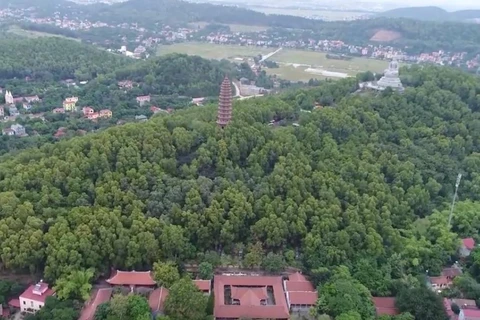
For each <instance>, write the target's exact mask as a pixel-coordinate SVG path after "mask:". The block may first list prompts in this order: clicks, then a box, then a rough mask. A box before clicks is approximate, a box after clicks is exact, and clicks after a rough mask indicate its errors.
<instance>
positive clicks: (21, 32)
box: [8, 26, 80, 41]
mask: <svg viewBox="0 0 480 320" xmlns="http://www.w3.org/2000/svg"><path fill="white" fill-rule="evenodd" d="M8 33H12V34H15V35H17V36H20V37H26V38H40V37H57V38H63V39H70V40H75V41H80V40H78V39H75V38H69V37H65V36H62V35H58V34H53V33H46V32H39V31H32V30H25V29H22V28H20V27H19V26H11V27H10V28H8Z"/></svg>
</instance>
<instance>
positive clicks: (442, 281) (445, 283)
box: [428, 276, 453, 292]
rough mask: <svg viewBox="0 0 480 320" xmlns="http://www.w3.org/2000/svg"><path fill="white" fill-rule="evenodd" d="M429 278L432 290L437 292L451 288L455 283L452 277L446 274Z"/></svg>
mask: <svg viewBox="0 0 480 320" xmlns="http://www.w3.org/2000/svg"><path fill="white" fill-rule="evenodd" d="M428 280H429V283H430V287H431V288H432V290H435V291H437V292H441V291H442V290H445V289H447V288H450V286H451V285H452V283H453V281H452V279H451V278H449V277H446V276H439V277H429V278H428Z"/></svg>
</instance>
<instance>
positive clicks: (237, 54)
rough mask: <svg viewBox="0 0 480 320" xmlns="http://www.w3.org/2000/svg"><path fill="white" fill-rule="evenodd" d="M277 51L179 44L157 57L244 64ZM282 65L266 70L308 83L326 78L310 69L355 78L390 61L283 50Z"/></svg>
mask: <svg viewBox="0 0 480 320" xmlns="http://www.w3.org/2000/svg"><path fill="white" fill-rule="evenodd" d="M272 51H275V49H274V48H260V47H242V46H234V45H216V44H208V43H194V42H189V43H179V44H174V45H169V46H160V47H159V48H158V54H159V55H164V54H169V53H173V52H178V53H185V54H189V55H199V56H201V57H204V58H207V59H228V60H231V61H241V60H242V59H249V58H250V60H251V58H252V57H253V56H255V55H258V54H263V55H265V54H267V53H270V52H272ZM270 60H272V61H276V62H278V63H279V65H280V68H277V69H267V72H268V73H270V74H277V75H278V76H279V77H281V78H283V79H289V80H292V81H305V80H309V79H311V78H317V79H321V78H325V77H326V76H324V75H321V74H319V73H312V72H309V70H308V69H309V68H311V69H317V70H320V71H321V70H323V71H329V72H339V73H344V74H347V75H349V76H354V75H356V74H357V73H358V72H362V71H367V70H370V71H373V72H383V70H384V69H385V68H386V67H387V65H388V62H387V61H381V60H374V59H367V58H354V59H352V60H349V61H345V60H332V59H327V58H326V54H325V53H322V52H314V51H304V50H292V49H284V50H282V51H280V52H279V53H277V54H276V55H274V56H273V57H271V58H270Z"/></svg>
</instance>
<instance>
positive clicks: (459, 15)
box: [377, 7, 480, 22]
mask: <svg viewBox="0 0 480 320" xmlns="http://www.w3.org/2000/svg"><path fill="white" fill-rule="evenodd" d="M377 16H380V17H387V18H407V19H415V20H424V21H464V22H468V21H474V20H475V19H480V10H460V11H453V12H449V11H446V10H444V9H442V8H439V7H408V8H398V9H393V10H388V11H385V12H382V13H379V14H377Z"/></svg>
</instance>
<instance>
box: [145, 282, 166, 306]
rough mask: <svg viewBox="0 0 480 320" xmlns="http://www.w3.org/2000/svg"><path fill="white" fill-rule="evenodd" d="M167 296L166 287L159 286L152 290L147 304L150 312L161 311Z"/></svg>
mask: <svg viewBox="0 0 480 320" xmlns="http://www.w3.org/2000/svg"><path fill="white" fill-rule="evenodd" d="M167 296H168V289H167V288H164V287H161V288H158V289H155V290H153V291H152V292H151V293H150V296H149V297H148V305H149V306H150V309H151V310H152V312H158V311H163V306H164V304H165V300H166V299H167Z"/></svg>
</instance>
